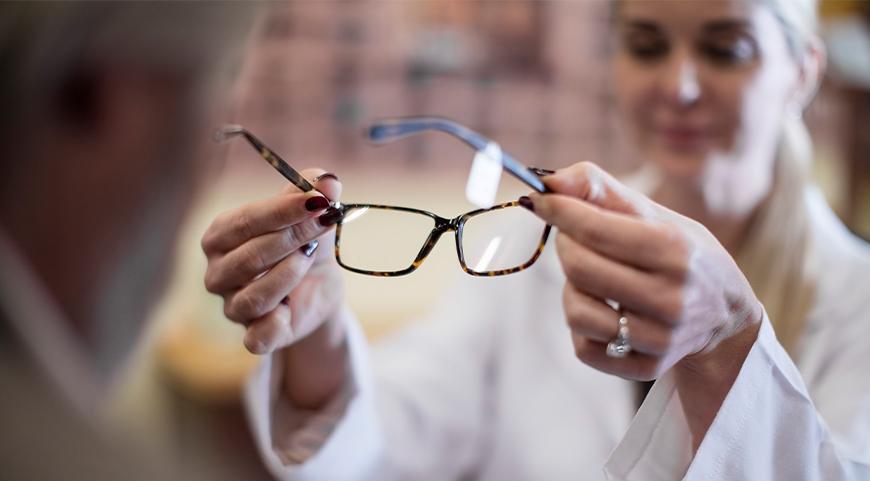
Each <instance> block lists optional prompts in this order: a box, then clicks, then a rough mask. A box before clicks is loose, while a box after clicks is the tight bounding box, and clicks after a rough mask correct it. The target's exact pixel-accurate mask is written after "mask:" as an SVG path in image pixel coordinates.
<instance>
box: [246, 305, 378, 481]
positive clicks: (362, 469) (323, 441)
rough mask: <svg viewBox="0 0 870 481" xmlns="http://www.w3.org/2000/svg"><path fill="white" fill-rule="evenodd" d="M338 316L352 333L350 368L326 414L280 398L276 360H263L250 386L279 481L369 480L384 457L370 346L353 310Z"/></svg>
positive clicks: (262, 444) (255, 419)
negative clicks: (344, 382)
mask: <svg viewBox="0 0 870 481" xmlns="http://www.w3.org/2000/svg"><path fill="white" fill-rule="evenodd" d="M337 315H338V316H339V320H340V322H341V323H342V324H343V326H344V328H345V330H346V333H347V337H346V339H347V347H348V353H349V356H348V362H349V368H350V369H349V376H348V380H347V384H346V385H345V387H344V389H342V393H340V394H339V396H337V397H336V399H334V400H332V401H331V402H330V403H329V404H328V405H327V407H326V408H324V410H322V411H320V412H316V413H314V412H300V411H298V410H294V409H293V408H292V406H290V405H289V403H287V401H286V398H283V396H280V393H279V390H280V385H281V384H280V378H281V376H280V375H276V374H280V373H277V370H278V369H280V366H274V367H273V365H272V356H265V357H264V358H263V360H262V361H261V362H260V365H259V366H258V367H257V369H256V370H255V372H254V373H253V375H252V376H251V378H250V380H249V382H248V385H247V386H246V389H245V404H246V408H247V412H248V417H249V421H250V424H251V429H252V431H253V435H254V440H255V442H256V444H257V447H258V448H259V451H260V453H261V456H262V458H263V460H264V462H265V463H266V466H267V468H268V469H269V471H270V472H271V473H272V474H273V475H274V476H275V477H276V478H278V479H282V480H293V481H300V480H305V481H309V480H312V481H313V480H330V481H332V480H351V479H366V478H367V477H368V476H369V475H370V473H372V472H373V471H374V469H375V468H376V466H377V465H378V463H379V461H380V459H381V457H382V456H383V451H384V449H383V446H384V440H383V435H382V433H381V428H380V425H379V423H378V418H377V412H376V406H375V399H374V385H373V379H372V371H371V366H370V361H369V352H368V344H367V341H366V338H365V335H364V334H363V332H362V329H361V328H360V326H359V323H358V322H357V321H356V319H355V317H354V316H353V314H352V313H351V312H350V310H349V309H348V308H346V307H343V308H342V309H341V311H340V312H339V313H338V314H337ZM276 403H277V404H276ZM282 403H283V405H282ZM288 429H290V430H292V431H291V432H288V431H287V430H288ZM273 434H274V436H273ZM276 440H280V442H276Z"/></svg>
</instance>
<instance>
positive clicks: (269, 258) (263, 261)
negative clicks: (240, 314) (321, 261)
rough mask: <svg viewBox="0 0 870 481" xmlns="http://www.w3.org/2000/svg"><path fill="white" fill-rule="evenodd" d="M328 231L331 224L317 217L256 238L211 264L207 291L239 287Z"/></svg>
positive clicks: (206, 276)
mask: <svg viewBox="0 0 870 481" xmlns="http://www.w3.org/2000/svg"><path fill="white" fill-rule="evenodd" d="M327 230H329V228H328V227H323V226H321V225H320V223H319V222H318V221H317V219H316V218H314V219H308V220H305V221H302V222H300V223H299V224H296V225H293V226H290V227H287V228H285V229H281V230H279V231H276V232H270V233H268V234H264V235H261V236H258V237H255V238H253V239H251V240H249V241H248V242H245V243H244V244H242V245H241V246H239V247H237V248H236V249H233V250H232V251H230V252H228V253H227V254H226V255H224V256H223V257H218V258H214V259H212V260H211V261H210V262H209V263H208V266H207V268H206V272H205V287H206V290H208V291H209V292H213V293H216V294H223V293H225V292H227V291H228V290H235V289H239V288H240V287H242V286H243V285H245V284H247V283H249V282H251V280H253V279H256V278H257V277H259V276H261V275H262V274H263V273H264V272H266V271H268V270H269V269H271V268H273V267H274V266H275V265H276V264H277V263H278V262H280V261H281V260H283V259H284V258H286V257H287V256H288V255H290V254H291V253H293V252H294V251H297V250H299V249H301V248H302V247H303V246H306V245H307V244H308V243H310V242H311V241H312V240H314V239H316V238H317V237H319V236H321V235H323V234H324V233H325V232H326V231H327Z"/></svg>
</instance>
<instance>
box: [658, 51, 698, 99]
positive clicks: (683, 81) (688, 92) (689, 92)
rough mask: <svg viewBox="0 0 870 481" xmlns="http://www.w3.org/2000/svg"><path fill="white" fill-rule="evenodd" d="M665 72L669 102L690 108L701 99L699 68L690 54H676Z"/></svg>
mask: <svg viewBox="0 0 870 481" xmlns="http://www.w3.org/2000/svg"><path fill="white" fill-rule="evenodd" d="M669 60H670V61H669V62H668V63H667V66H666V67H665V72H664V77H665V78H664V79H663V83H664V85H663V88H664V94H665V96H666V98H667V100H668V101H669V102H673V103H674V104H675V105H677V106H680V107H688V106H690V105H692V104H694V103H695V102H697V101H698V99H700V98H701V85H700V83H699V82H698V67H697V64H696V63H695V61H694V60H693V59H692V58H691V56H690V55H688V54H682V53H680V52H675V54H674V55H673V57H672V58H671V59H669Z"/></svg>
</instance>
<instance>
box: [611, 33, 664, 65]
mask: <svg viewBox="0 0 870 481" xmlns="http://www.w3.org/2000/svg"><path fill="white" fill-rule="evenodd" d="M623 46H624V48H625V50H626V51H627V52H628V54H629V55H631V56H632V57H634V58H635V59H637V60H644V61H652V60H658V59H661V58H664V57H665V56H667V54H668V52H669V51H670V48H671V47H670V45H669V44H668V42H667V41H666V40H665V39H663V38H662V37H661V36H659V35H648V34H642V35H631V34H629V35H626V37H625V38H624V39H623Z"/></svg>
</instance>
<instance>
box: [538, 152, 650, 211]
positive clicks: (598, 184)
mask: <svg viewBox="0 0 870 481" xmlns="http://www.w3.org/2000/svg"><path fill="white" fill-rule="evenodd" d="M544 183H546V184H547V187H549V188H550V190H552V191H553V192H555V193H557V194H564V195H568V196H571V197H576V198H578V199H582V200H585V201H587V202H590V203H593V204H595V205H597V206H598V207H601V208H603V209H607V210H611V211H615V212H622V213H624V214H632V215H637V214H638V213H639V211H638V208H637V205H635V204H643V200H642V199H645V198H644V197H643V196H641V195H640V194H637V193H635V192H634V191H632V190H631V189H628V188H626V187H624V186H623V185H622V184H620V183H619V182H618V181H617V180H616V179H614V178H613V177H611V176H610V174H608V173H607V172H605V171H604V170H602V169H601V168H600V167H598V166H597V165H595V164H593V163H591V162H579V163H577V164H574V165H572V166H570V167H565V168H564V169H559V170H558V171H556V173H555V174H552V175H548V176H546V177H544Z"/></svg>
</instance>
